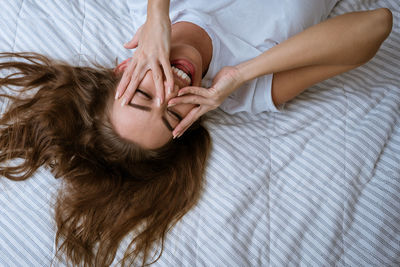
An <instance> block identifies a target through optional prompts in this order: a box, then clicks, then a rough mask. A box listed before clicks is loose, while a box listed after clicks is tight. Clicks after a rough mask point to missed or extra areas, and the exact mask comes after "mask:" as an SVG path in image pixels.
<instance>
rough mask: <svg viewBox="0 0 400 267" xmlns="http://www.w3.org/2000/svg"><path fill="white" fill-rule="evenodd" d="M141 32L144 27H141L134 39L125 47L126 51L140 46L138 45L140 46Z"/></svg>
mask: <svg viewBox="0 0 400 267" xmlns="http://www.w3.org/2000/svg"><path fill="white" fill-rule="evenodd" d="M141 30H142V26H140V27H139V29H138V30H137V31H136V33H135V35H134V36H133V38H132V39H131V40H130V41H129V42H127V43H125V44H124V47H125V48H126V49H133V48H136V47H137V46H138V44H139V35H140V32H141Z"/></svg>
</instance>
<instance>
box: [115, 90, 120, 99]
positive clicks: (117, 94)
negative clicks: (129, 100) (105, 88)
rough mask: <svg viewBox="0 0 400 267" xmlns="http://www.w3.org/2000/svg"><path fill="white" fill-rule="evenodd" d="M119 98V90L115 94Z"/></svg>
mask: <svg viewBox="0 0 400 267" xmlns="http://www.w3.org/2000/svg"><path fill="white" fill-rule="evenodd" d="M118 98H119V92H118V91H117V93H116V94H115V100H117V99H118Z"/></svg>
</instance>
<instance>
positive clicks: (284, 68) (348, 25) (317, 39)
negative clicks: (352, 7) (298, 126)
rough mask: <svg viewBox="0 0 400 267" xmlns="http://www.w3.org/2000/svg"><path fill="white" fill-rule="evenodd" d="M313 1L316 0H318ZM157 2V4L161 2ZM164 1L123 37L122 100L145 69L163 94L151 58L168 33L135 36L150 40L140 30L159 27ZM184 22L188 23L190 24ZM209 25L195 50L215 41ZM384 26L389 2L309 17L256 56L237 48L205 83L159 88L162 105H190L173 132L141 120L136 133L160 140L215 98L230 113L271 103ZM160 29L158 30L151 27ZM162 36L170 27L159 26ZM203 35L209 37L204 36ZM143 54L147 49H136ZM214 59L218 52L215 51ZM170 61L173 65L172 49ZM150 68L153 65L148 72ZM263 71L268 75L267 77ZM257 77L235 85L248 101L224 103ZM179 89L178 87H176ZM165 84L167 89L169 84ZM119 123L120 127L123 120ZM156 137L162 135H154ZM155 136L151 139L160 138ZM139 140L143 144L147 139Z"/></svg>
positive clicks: (349, 64) (373, 47) (359, 55)
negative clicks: (310, 22) (320, 18)
mask: <svg viewBox="0 0 400 267" xmlns="http://www.w3.org/2000/svg"><path fill="white" fill-rule="evenodd" d="M156 2H157V1H152V2H149V5H150V4H151V3H152V4H153V5H155V4H154V3H156ZM326 2H332V1H326ZM318 3H321V2H320V1H318ZM162 8H164V10H163V9H162ZM165 8H166V4H164V5H161V6H159V9H154V8H149V10H152V11H153V12H154V13H157V12H158V13H157V14H159V15H158V16H156V15H154V17H156V18H160V23H158V24H157V23H156V22H154V19H153V17H152V16H149V19H148V20H147V21H146V23H145V24H144V25H143V27H142V28H141V29H140V30H139V31H138V33H137V34H136V35H135V36H134V38H133V40H132V41H131V43H130V44H129V45H130V46H129V47H131V48H133V47H138V48H137V49H138V51H137V52H135V54H134V56H133V60H131V63H130V64H127V62H124V64H122V66H120V67H121V69H124V68H126V71H125V73H124V75H123V77H122V80H121V83H120V84H119V86H118V89H117V93H116V99H121V100H120V103H121V104H122V105H124V104H125V103H129V102H130V101H131V100H132V99H133V100H132V101H133V102H134V101H135V97H134V94H135V92H136V88H141V86H142V84H141V83H140V81H141V79H142V77H144V80H143V81H144V82H146V83H147V85H149V84H152V83H153V85H154V86H151V85H150V86H149V90H150V91H151V94H152V95H154V96H155V97H154V103H155V105H158V104H160V103H162V101H163V100H161V99H163V88H162V86H161V85H160V81H159V79H160V77H162V75H161V74H160V73H161V70H160V69H159V66H158V61H157V60H158V58H157V56H159V58H160V59H159V62H164V60H165V54H167V55H168V51H166V52H165V53H164V54H162V55H158V54H157V53H156V52H158V51H165V50H166V49H167V48H168V47H169V46H166V45H165V42H166V41H167V40H168V39H169V38H168V37H165V38H164V39H165V40H164V41H163V42H162V41H157V42H153V46H154V45H156V44H161V45H162V46H163V47H164V48H162V49H161V48H159V49H156V48H154V47H153V48H152V50H151V51H150V50H148V51H146V50H147V49H146V47H147V46H146V45H144V44H143V46H140V36H144V39H145V40H144V43H145V44H148V43H150V42H151V41H149V40H150V39H151V38H150V37H149V33H147V32H145V31H146V30H147V31H149V32H150V31H151V29H154V28H157V27H158V28H159V26H157V25H162V23H161V21H162V22H164V23H165V14H164V13H165ZM189 21H190V19H189ZM194 21H196V20H194ZM187 27H188V28H190V27H189V26H187ZM208 27H209V26H207V25H203V28H205V29H207V30H206V31H207V33H208V35H209V36H208V37H211V38H204V39H203V40H202V41H203V42H202V44H201V47H199V48H198V50H199V51H200V50H201V49H203V50H206V51H208V53H213V52H211V51H213V50H212V44H211V45H210V39H213V40H212V43H217V42H218V41H215V39H217V38H218V36H216V35H215V34H212V30H211V29H208ZM391 27H392V15H391V12H390V11H389V10H388V9H380V10H375V11H366V12H354V13H350V14H345V15H342V16H338V17H336V18H333V19H330V20H327V21H325V22H323V23H320V24H317V25H314V26H312V27H310V28H308V29H306V30H305V31H303V32H301V33H299V34H296V35H294V36H292V37H290V38H289V39H288V40H286V41H284V42H282V43H280V44H279V45H276V46H274V47H272V48H271V49H269V50H267V51H265V52H264V53H261V54H259V55H258V56H256V57H255V58H251V59H248V60H246V61H243V62H240V61H238V59H237V58H239V56H237V58H234V59H233V60H232V61H230V62H229V63H232V62H235V61H236V62H235V65H231V66H229V65H228V66H226V67H224V68H222V69H219V70H220V71H219V72H218V73H214V75H211V76H212V77H213V78H214V76H215V78H214V79H213V82H212V84H211V87H209V88H208V89H206V88H202V87H199V86H198V85H196V84H191V85H190V86H187V87H185V88H182V85H180V86H178V87H176V86H175V87H174V88H175V90H173V91H172V93H167V94H166V102H168V105H166V104H165V105H164V106H163V107H162V108H161V109H168V108H176V109H177V108H179V107H181V105H182V104H192V105H195V106H193V108H192V109H190V112H188V110H189V107H188V106H186V108H185V109H183V110H182V111H183V112H182V113H183V114H180V117H182V118H183V119H182V120H181V122H180V123H179V124H177V125H174V130H173V131H172V135H170V134H167V133H166V131H164V132H161V131H160V132H157V130H158V129H154V130H153V131H151V129H149V126H147V127H146V130H145V133H143V135H145V134H147V133H148V132H149V131H151V132H152V133H153V132H157V137H158V139H157V140H164V142H166V140H169V139H171V138H172V137H174V138H176V137H180V136H182V134H183V133H184V132H185V130H186V129H188V128H189V126H190V125H191V124H192V123H193V122H194V121H196V120H197V119H198V118H199V117H200V116H201V115H203V114H205V113H206V112H207V111H210V110H212V109H215V108H217V107H218V106H220V105H222V106H221V107H222V108H223V110H224V111H226V112H228V113H235V112H237V111H250V112H256V113H257V112H262V111H277V108H276V107H278V106H280V105H282V104H283V103H285V102H287V101H289V100H291V99H292V98H294V97H295V96H297V95H298V94H300V93H301V92H302V91H304V90H305V89H306V88H308V87H310V86H312V85H313V84H316V83H318V82H321V81H323V80H325V79H328V78H330V77H333V76H335V75H338V74H340V73H343V72H345V71H349V70H351V69H354V68H356V67H358V66H360V65H362V64H364V63H366V62H367V61H369V60H370V59H371V58H372V57H373V56H374V55H375V53H376V52H377V50H378V49H379V47H380V45H381V44H382V42H383V41H384V40H385V39H386V38H387V36H388V35H389V33H390V31H391ZM193 28H194V26H193ZM159 31H161V30H158V31H157V32H159ZM186 34H190V30H189V29H188V30H187V31H186V33H185V35H186ZM165 36H169V35H168V34H165ZM199 36H201V35H199ZM180 37H181V36H180ZM200 38H201V37H199V39H200ZM174 39H176V38H174V32H172V38H171V40H172V42H171V47H173V42H174V41H176V40H174ZM206 41H208V44H207V42H206ZM177 43H179V41H178V42H177ZM138 45H139V46H138ZM165 47H167V48H165ZM210 49H211V51H210ZM144 51H145V52H144ZM172 52H173V49H171V54H172ZM146 54H148V55H151V56H143V55H146ZM152 54H155V55H152ZM200 54H201V53H200ZM203 54H204V55H202V56H203V57H202V60H203V61H206V62H207V60H208V57H207V56H205V55H207V53H203ZM151 60H153V61H151ZM155 61H156V62H155ZM213 61H217V60H216V59H215V60H213ZM143 62H145V63H143ZM161 65H162V67H163V71H164V73H165V77H166V78H167V81H166V84H165V85H166V87H169V86H171V84H172V83H171V79H170V78H168V77H169V76H170V74H169V72H170V71H169V70H168V68H167V67H166V64H164V63H162V64H161ZM171 65H173V57H172V55H171ZM136 66H137V67H136ZM203 67H204V64H203ZM150 68H151V70H152V71H149V72H147V71H148V70H149V69H150ZM207 68H208V66H207ZM207 68H206V69H207ZM214 69H215V68H214ZM153 70H154V71H153ZM203 71H204V70H203ZM272 74H273V75H272ZM189 75H190V74H189ZM268 75H269V77H267V76H268ZM209 76H210V75H209V73H207V74H206V77H204V78H205V79H207V78H209ZM131 77H133V79H132V80H130V78H131ZM256 78H257V79H259V80H260V79H262V78H266V79H265V80H267V81H266V82H260V84H261V88H260V86H259V87H258V88H254V89H253V91H254V92H253V93H252V95H250V96H247V95H246V94H248V92H246V93H245V94H243V91H244V90H242V92H241V93H239V95H245V96H244V97H242V98H253V99H252V100H251V101H253V103H250V104H247V103H246V102H244V101H241V102H240V103H239V104H236V106H240V108H238V107H233V108H232V107H227V106H228V105H227V100H228V101H229V99H227V97H228V96H232V94H233V93H238V92H235V91H239V89H241V88H240V87H241V86H242V85H244V84H248V83H249V82H252V83H256V82H255V79H256ZM168 79H169V81H168ZM149 80H150V81H149ZM196 82H197V81H196ZM128 84H129V85H128ZM256 86H257V85H253V87H256ZM178 89H179V92H175V91H176V90H178ZM125 90H126V91H125ZM167 91H168V92H171V90H170V89H168V90H167ZM156 96H157V97H156ZM236 98H240V97H236ZM254 98H256V100H254ZM257 98H258V99H257ZM260 99H261V100H260ZM237 101H238V99H236V102H237ZM231 102H232V101H231ZM229 104H230V103H229ZM246 105H248V106H249V107H246V108H243V106H246ZM262 105H263V106H262ZM230 106H232V105H230ZM119 112H120V111H119V110H115V113H116V114H118V115H115V116H119ZM121 116H123V115H121ZM153 119H154V117H153ZM125 123H126V124H127V125H131V127H132V128H135V129H137V127H135V126H136V125H135V123H136V118H135V119H131V120H128V119H126V120H125ZM120 130H121V132H124V130H123V129H122V128H121V129H120ZM126 130H127V131H128V132H132V131H131V130H132V129H130V130H129V126H127V129H126ZM138 135H142V134H140V133H139V132H137V131H136V132H135V134H126V136H127V138H128V139H130V140H132V141H139V142H141V141H142V139H141V137H139V136H138ZM153 137H154V136H153ZM160 143H163V142H161V141H160ZM160 143H159V144H154V145H160ZM146 144H147V145H149V143H146Z"/></svg>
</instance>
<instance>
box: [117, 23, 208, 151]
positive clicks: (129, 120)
mask: <svg viewBox="0 0 400 267" xmlns="http://www.w3.org/2000/svg"><path fill="white" fill-rule="evenodd" d="M211 56H212V44H211V39H210V38H209V36H208V34H207V33H206V32H205V31H204V30H203V29H202V28H200V27H199V26H197V25H195V24H192V23H189V22H179V23H176V24H174V25H172V32H171V52H170V58H169V62H170V64H171V65H173V63H174V62H175V61H176V60H181V59H184V60H187V61H189V62H190V63H191V64H193V66H194V68H195V70H196V71H195V73H194V76H193V77H192V79H191V84H192V86H200V84H201V79H202V77H203V74H204V73H205V72H206V70H207V69H208V65H209V64H210V61H211ZM124 64H125V66H124V65H122V66H120V68H119V69H118V71H124V70H125V68H126V67H127V63H124ZM171 65H170V66H171ZM173 79H174V84H175V87H174V90H172V91H171V92H167V93H166V95H165V100H166V101H164V102H163V103H162V104H160V105H159V102H158V101H157V87H156V83H155V81H154V76H153V73H152V71H148V72H147V73H146V75H145V76H144V78H143V80H142V81H141V82H140V83H139V86H138V87H137V89H136V90H135V94H134V95H133V98H132V99H131V101H129V102H128V103H124V100H125V98H121V99H119V100H115V101H114V103H113V106H112V110H111V121H112V123H113V125H114V128H115V129H116V131H117V132H118V133H119V134H120V135H121V136H122V137H124V138H125V139H127V140H130V141H133V142H135V143H137V144H139V145H140V146H142V147H143V148H147V149H154V148H158V147H161V146H162V145H164V144H166V143H167V142H168V141H170V140H171V139H172V130H173V129H174V128H175V127H176V126H177V125H178V123H179V121H180V119H181V118H183V117H185V116H186V115H187V113H188V112H189V111H190V110H191V109H192V108H193V107H194V106H195V105H194V104H179V105H176V106H174V107H167V101H169V100H170V99H172V98H174V97H176V96H177V94H178V91H179V89H181V88H183V87H187V86H188V85H189V82H188V81H185V80H182V78H180V77H179V75H177V73H175V72H173ZM122 104H124V105H122Z"/></svg>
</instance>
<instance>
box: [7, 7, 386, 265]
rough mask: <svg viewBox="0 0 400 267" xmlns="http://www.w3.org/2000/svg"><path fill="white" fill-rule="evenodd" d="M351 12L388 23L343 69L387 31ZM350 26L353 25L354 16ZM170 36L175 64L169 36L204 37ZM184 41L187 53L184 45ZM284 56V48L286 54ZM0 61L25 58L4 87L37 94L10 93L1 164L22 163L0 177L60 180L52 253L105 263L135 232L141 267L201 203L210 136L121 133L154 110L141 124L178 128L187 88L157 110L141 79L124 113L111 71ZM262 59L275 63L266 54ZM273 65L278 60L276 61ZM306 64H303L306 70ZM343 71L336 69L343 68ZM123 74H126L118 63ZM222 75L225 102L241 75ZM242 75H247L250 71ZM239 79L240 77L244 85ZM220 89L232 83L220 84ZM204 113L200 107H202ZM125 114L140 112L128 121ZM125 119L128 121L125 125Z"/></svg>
mask: <svg viewBox="0 0 400 267" xmlns="http://www.w3.org/2000/svg"><path fill="white" fill-rule="evenodd" d="M349 15H352V14H349ZM356 15H357V16H358V15H362V16H363V17H359V16H358V17H357V18H358V19H357V21H359V22H358V23H356V24H360V25H358V26H360V27H361V25H363V27H361V29H363V31H361V32H362V34H360V35H363V34H364V33H365V28H368V26H369V25H370V24H371V25H376V24H377V22H385V23H384V26H383V27H378V28H377V29H374V34H370V35H372V36H373V37H371V39H369V40H371V43H372V44H371V47H370V48H369V49H370V50H368V51H369V52H370V54H369V53H366V55H362V56H361V55H358V54H357V56H356V55H353V54H352V55H351V59H349V62H351V63H352V64H350V63H349V65H350V66H354V65H357V64H361V63H362V62H365V61H367V60H368V58H369V57H370V56H371V54H373V53H374V52H376V49H378V47H379V45H380V43H381V42H382V41H383V39H384V38H385V35H387V33H388V31H389V30H390V29H389V28H390V23H389V19H390V18H388V12H387V11H385V10H380V11H374V12H365V13H360V14H356ZM339 19H340V18H338V19H337V20H339ZM337 20H336V21H337ZM342 20H343V19H340V21H342ZM350 21H351V24H354V17H353V15H352V19H351V20H350ZM369 21H370V22H369ZM327 23H328V22H327ZM348 23H350V22H348ZM382 24H383V23H382ZM325 25H327V24H325ZM328 25H332V23H329V24H328ZM347 25H348V24H346V26H347ZM324 27H327V26H324ZM359 30H360V29H359ZM368 30H369V31H371V29H368ZM172 31H173V32H172V34H171V59H174V56H173V55H174V53H175V52H176V53H177V55H178V57H177V59H179V57H181V56H183V55H185V56H189V55H188V54H185V53H187V50H184V51H182V50H177V51H174V49H173V47H174V42H173V40H174V37H173V36H174V34H176V36H177V37H179V35H178V33H179V34H181V36H182V38H184V37H185V36H190V32H192V31H196V32H197V33H198V34H200V36H203V37H207V36H206V35H205V34H207V33H206V32H204V30H203V29H201V27H199V26H197V25H196V24H193V23H188V22H181V23H176V24H174V25H173V26H172ZM321 31H322V30H321ZM375 31H376V32H375ZM351 33H354V32H351ZM196 36H198V35H197V34H196ZM299 36H301V35H299ZM358 37H360V36H358ZM299 38H300V37H299ZM182 40H183V41H184V40H185V39H182ZM300 40H302V38H301V39H300ZM183 41H182V42H183ZM186 41H188V40H186ZM309 41H310V40H309ZM353 41H354V40H353ZM182 42H181V43H180V44H182ZM183 43H184V47H185V48H187V46H188V45H189V44H188V43H185V42H183ZM311 43H312V42H311ZM196 44H197V45H198V46H195V45H192V48H190V49H191V50H190V51H192V52H193V53H192V54H191V53H189V54H190V55H193V56H194V55H198V56H199V57H197V58H196V59H195V58H193V60H197V61H196V62H197V63H196V69H197V70H200V72H198V71H197V72H196V73H197V74H194V75H192V77H191V78H192V79H191V81H190V83H191V85H194V86H199V85H200V81H199V78H198V76H200V77H201V74H199V73H202V72H203V73H204V72H205V71H206V70H207V67H208V66H207V62H209V60H211V58H210V57H209V53H208V54H207V51H208V52H209V48H210V46H209V45H210V40H209V39H208V38H201V40H200V42H196ZM207 44H208V46H207ZM176 45H177V44H176ZM282 45H284V43H282ZM347 45H348V44H347ZM367 46H368V45H367ZM279 47H285V46H279ZM286 47H288V46H286ZM289 47H291V46H289ZM276 48H278V46H276ZM282 50H285V51H286V52H288V51H290V50H287V48H286V49H283V48H282ZM196 51H197V52H198V53H197V52H196ZM277 51H278V52H279V51H280V50H277V49H275V52H274V53H272V55H275V56H276V57H277V58H278V59H279V57H282V55H286V53H284V52H281V54H280V53H278V52H277ZM294 52H295V51H294ZM353 52H354V51H353ZM295 54H296V53H295ZM3 56H17V57H22V58H25V59H27V60H30V61H31V62H32V64H25V63H19V62H5V63H1V65H0V68H1V69H7V68H16V69H17V70H19V72H17V75H13V74H12V75H10V76H8V77H6V78H4V79H2V80H1V85H12V86H17V87H21V88H22V89H21V91H22V92H28V91H30V90H31V89H38V91H37V92H36V94H35V95H34V96H32V97H26V96H25V97H24V95H21V96H20V98H19V99H16V98H13V97H11V96H9V97H11V98H12V99H13V100H14V101H13V103H12V105H11V106H10V107H9V109H8V111H7V112H6V113H5V114H4V115H3V117H2V118H1V121H0V123H1V124H2V125H3V126H5V127H4V128H3V129H2V132H1V136H2V139H1V141H0V147H1V151H2V153H1V156H0V158H1V161H2V162H5V161H6V160H8V159H12V158H15V157H22V158H25V162H23V163H21V164H20V165H17V166H9V167H2V168H1V173H2V174H3V175H4V176H6V177H8V178H10V179H15V180H17V179H26V178H28V177H29V176H30V175H31V174H32V173H33V172H34V171H35V170H36V169H37V168H38V167H39V166H40V165H49V166H51V167H52V168H53V173H54V174H55V175H56V176H57V177H60V176H63V178H64V179H65V181H66V187H65V188H64V189H63V190H62V191H61V194H60V197H59V200H58V206H57V207H56V222H57V226H58V232H57V240H60V239H64V242H63V243H62V244H61V246H60V247H59V250H60V251H64V252H65V253H66V255H67V257H68V258H69V259H70V260H71V261H72V262H73V264H75V265H77V264H79V263H81V262H82V261H84V262H85V264H87V265H93V264H96V265H109V264H110V263H111V262H112V259H113V257H114V256H115V251H116V249H117V248H118V244H119V241H120V240H121V239H122V237H124V236H125V235H126V234H127V233H129V232H130V231H131V230H135V231H136V232H134V233H135V235H134V238H133V240H132V243H131V245H132V246H133V247H130V248H129V249H128V251H127V252H126V255H125V256H126V259H128V257H129V256H133V258H134V257H137V258H140V259H141V260H142V264H144V263H146V262H148V261H147V260H148V259H149V258H150V255H149V253H150V250H151V248H152V246H153V245H155V243H154V242H155V241H161V244H162V242H163V240H164V236H165V234H166V232H167V229H168V228H169V227H171V225H172V224H173V223H174V222H176V221H177V220H179V218H181V217H182V216H183V215H184V214H185V212H186V211H187V210H188V209H190V208H191V207H192V206H193V205H194V204H195V203H196V200H197V199H198V196H199V193H200V189H201V177H202V174H203V170H204V167H205V160H206V156H207V152H208V146H209V137H208V135H207V132H206V131H205V130H204V128H202V127H200V126H199V127H196V125H195V126H192V129H191V130H190V131H188V132H186V134H185V135H184V136H182V137H181V138H179V139H176V140H173V141H171V139H172V134H171V132H170V131H164V132H161V131H162V130H159V131H158V130H156V131H150V130H149V128H146V129H142V130H143V131H142V133H143V134H148V135H150V134H153V132H155V133H156V134H158V135H159V136H154V134H153V136H152V138H147V139H146V136H144V137H143V135H142V136H139V137H138V135H135V136H133V135H132V132H131V131H129V129H126V128H127V127H130V125H131V123H136V122H133V121H132V120H133V118H140V116H145V114H149V113H150V112H154V111H157V112H156V115H154V116H153V117H150V118H149V120H148V121H147V126H148V127H159V129H164V128H165V129H166V128H167V126H166V124H167V123H166V122H165V120H167V121H168V123H169V124H171V125H170V126H171V128H173V127H175V126H176V125H177V124H178V121H177V120H175V121H174V118H173V117H172V116H176V115H174V112H175V113H178V112H180V114H178V115H179V116H181V117H184V116H186V115H187V114H189V112H190V111H189V110H190V109H191V108H195V109H196V108H198V107H196V106H194V105H191V106H183V105H180V104H179V105H178V104H177V105H176V106H175V107H173V109H168V107H167V104H166V103H168V102H170V103H174V101H177V99H178V98H176V99H175V100H174V101H173V99H172V98H174V97H175V96H176V95H177V94H178V92H179V91H178V90H177V89H178V88H180V87H186V86H187V85H188V84H187V83H185V82H184V81H182V80H181V79H180V78H178V77H177V76H176V75H175V84H176V87H178V88H175V90H172V92H171V94H170V96H169V99H168V96H167V97H166V99H165V100H164V101H163V102H162V103H163V104H161V103H160V105H157V101H156V100H155V99H156V98H155V97H154V96H155V84H154V82H153V80H152V77H151V73H150V72H147V73H146V75H147V77H146V76H145V77H144V79H143V80H142V81H141V83H140V85H139V89H140V91H137V90H136V94H135V95H134V97H133V100H132V101H129V102H126V104H129V103H131V104H132V105H133V106H135V107H133V106H128V105H125V106H124V107H121V105H120V104H121V103H122V101H123V100H118V101H113V100H114V98H113V96H114V95H115V88H116V86H117V83H118V81H119V78H120V74H118V75H117V76H115V75H114V74H113V72H112V71H111V70H106V69H101V68H100V67H99V68H98V69H91V68H75V67H71V66H68V65H67V64H64V63H60V62H55V61H51V60H48V59H46V58H44V57H41V56H38V55H33V56H31V55H27V54H19V55H14V54H13V55H11V54H9V55H7V54H6V55H3ZM318 56H321V57H322V59H321V62H320V63H321V64H322V63H326V61H328V59H329V57H325V56H324V54H322V55H318ZM353 56H354V57H355V58H353ZM269 59H270V60H272V61H274V57H272V56H271V54H270V56H269ZM278 59H275V63H276V62H278V61H279V60H278ZM312 59H314V58H313V57H311V59H309V61H310V62H311V63H312V62H313V61H312ZM203 62H204V63H203ZM256 62H257V61H256ZM310 62H308V64H311V63H310ZM171 63H172V65H174V64H176V65H177V67H181V68H184V66H181V65H184V64H186V63H182V62H179V61H178V62H174V61H172V62H171ZM301 63H304V62H303V61H301V62H300V63H299V62H294V63H292V67H293V68H295V70H297V69H299V68H300V66H302V65H301ZM285 64H287V63H285ZM277 65H278V64H277ZM285 66H286V67H287V65H285ZM245 67H246V65H244V68H243V70H246V68H245ZM340 67H341V68H340V70H342V66H341V65H340ZM279 68H284V67H283V66H279V65H278V67H277V70H279ZM120 69H123V66H121V68H120ZM307 69H308V68H306V69H305V70H307ZM261 70H262V69H261ZM273 71H275V70H273ZM117 72H118V71H117ZM178 73H179V72H178ZM220 73H221V74H220V76H217V77H216V78H215V80H214V86H213V88H214V90H212V91H214V92H215V93H216V94H215V95H217V96H218V95H221V97H222V98H223V97H224V94H227V92H228V91H227V90H224V88H229V89H231V85H232V84H233V85H234V86H233V87H235V85H237V84H240V82H239V81H236V79H235V77H236V76H235V74H237V73H240V72H239V71H231V68H228V69H223V70H221V72H220ZM243 73H244V74H248V75H251V74H252V71H251V70H250V71H248V72H243ZM244 74H243V78H246V77H245V75H244ZM21 75H22V76H21ZM196 75H197V76H196ZM253 75H254V74H253ZM181 76H184V75H182V74H181ZM311 76H312V75H311ZM237 77H241V75H240V76H237ZM275 77H276V76H275ZM247 78H249V77H247ZM247 78H246V79H247ZM318 78H321V77H320V76H318ZM146 79H147V80H146ZM184 80H186V78H184ZM224 84H226V85H229V86H223V85H224ZM143 89H144V90H143ZM183 90H188V89H183ZM190 90H193V89H190ZM193 93H195V92H193ZM181 99H183V98H181ZM167 101H168V102H167ZM182 101H183V100H182ZM160 102H161V101H160ZM49 103H50V105H49ZM175 103H176V102H175ZM278 103H279V102H278ZM275 104H276V103H275ZM138 106H141V108H138ZM202 106H203V107H204V106H205V105H204V104H202V105H200V107H202ZM65 107H68V109H66V108H65ZM128 108H130V109H128ZM148 108H151V110H150V111H149V109H148ZM178 108H179V109H181V110H179V109H178ZM123 112H126V113H125V117H123V116H122V115H123V114H124V113H123ZM128 112H129V113H128ZM132 112H141V113H138V114H140V115H137V116H136V117H132V116H134V115H133V113H132ZM163 116H164V117H165V118H164V119H163V118H162V117H163ZM167 116H168V117H167ZM169 116H170V117H169ZM152 119H153V120H158V124H156V122H157V121H155V122H154V121H151V120H152ZM127 120H129V121H128V122H129V123H126V121H127ZM182 122H183V121H182ZM124 123H125V124H124ZM161 127H164V128H161ZM177 127H178V126H177ZM131 130H132V129H131ZM134 130H135V131H134V132H133V134H137V132H141V131H140V130H141V129H140V128H139V126H137V128H135V129H134ZM146 130H147V131H146ZM175 130H176V129H175ZM149 131H150V134H149ZM115 132H117V134H116V133H115ZM161 135H163V136H161ZM164 136H166V137H164ZM138 138H139V139H138ZM140 138H142V139H140ZM160 140H161V141H160ZM143 148H144V149H143ZM21 173H23V175H21ZM97 245H98V246H97Z"/></svg>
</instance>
